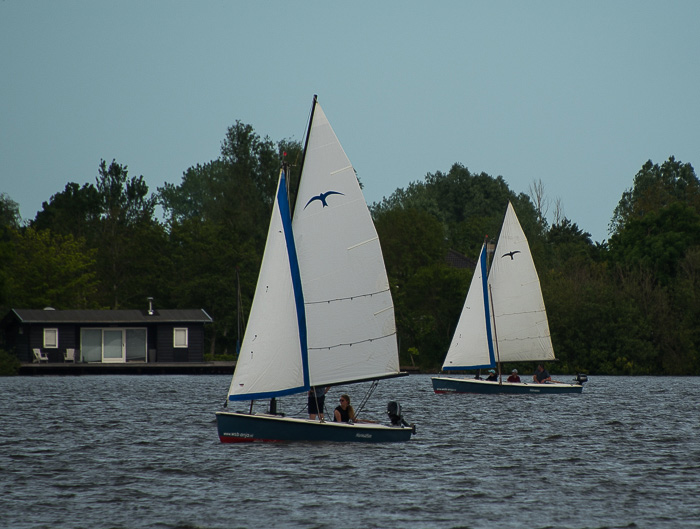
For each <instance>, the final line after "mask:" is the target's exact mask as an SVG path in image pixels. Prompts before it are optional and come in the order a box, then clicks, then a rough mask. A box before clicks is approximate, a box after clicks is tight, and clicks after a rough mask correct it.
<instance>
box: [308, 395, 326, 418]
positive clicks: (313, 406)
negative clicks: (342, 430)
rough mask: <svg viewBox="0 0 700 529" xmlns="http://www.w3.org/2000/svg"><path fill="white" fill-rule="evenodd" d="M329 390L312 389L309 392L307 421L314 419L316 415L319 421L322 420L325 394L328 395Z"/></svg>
mask: <svg viewBox="0 0 700 529" xmlns="http://www.w3.org/2000/svg"><path fill="white" fill-rule="evenodd" d="M328 389H329V388H317V387H312V388H311V389H310V390H309V402H308V407H309V419H315V418H316V416H317V415H318V416H319V418H320V419H323V407H324V405H325V402H326V393H328Z"/></svg>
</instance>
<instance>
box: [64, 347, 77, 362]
mask: <svg viewBox="0 0 700 529" xmlns="http://www.w3.org/2000/svg"><path fill="white" fill-rule="evenodd" d="M63 361H64V362H73V363H75V349H66V352H65V353H63Z"/></svg>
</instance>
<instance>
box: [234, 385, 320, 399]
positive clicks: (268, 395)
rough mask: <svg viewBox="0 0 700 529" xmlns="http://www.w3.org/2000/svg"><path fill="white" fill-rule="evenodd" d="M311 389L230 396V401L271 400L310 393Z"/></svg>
mask: <svg viewBox="0 0 700 529" xmlns="http://www.w3.org/2000/svg"><path fill="white" fill-rule="evenodd" d="M308 390H309V388H308V386H307V387H303V386H300V387H298V388H289V389H285V390H282V391H265V392H261V393H246V394H245V395H229V396H228V400H229V401H238V400H263V399H271V398H273V397H284V396H285V395H294V394H296V393H301V392H303V391H308Z"/></svg>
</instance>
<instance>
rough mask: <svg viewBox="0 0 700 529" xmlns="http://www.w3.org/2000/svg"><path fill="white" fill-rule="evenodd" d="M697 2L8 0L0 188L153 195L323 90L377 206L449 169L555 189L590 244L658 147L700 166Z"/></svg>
mask: <svg viewBox="0 0 700 529" xmlns="http://www.w3.org/2000/svg"><path fill="white" fill-rule="evenodd" d="M699 24H700V2H695V1H673V0H672V1H670V2H669V1H663V2H662V1H656V2H649V1H615V0H606V1H585V2H584V1H579V2H573V1H562V0H558V1H529V2H522V1H484V2H470V1H466V0H460V1H450V2H439V1H438V2H425V1H424V2H414V1H410V0H405V1H354V2H329V1H314V2H290V1H284V2H283V1H249V2H243V1H223V0H221V1H206V0H204V1H196V2H195V1H190V2H184V1H176V0H170V1H143V0H138V1H131V0H129V1H124V0H120V1H118V2H106V1H99V0H89V1H88V0H84V1H62V0H58V1H53V0H52V1H49V0H0V192H5V193H7V194H8V195H9V196H10V198H12V199H13V200H15V201H16V202H18V203H19V205H20V211H21V214H22V217H23V218H25V219H31V218H33V217H34V216H35V215H36V212H37V210H39V209H40V208H41V203H42V202H43V201H48V200H49V199H50V197H51V195H53V194H55V193H58V192H60V191H62V190H63V189H64V187H65V185H66V183H67V182H71V181H72V182H78V183H79V184H81V185H82V184H83V183H86V182H90V183H94V182H95V177H96V175H97V167H98V164H99V161H100V159H105V160H107V161H108V162H109V161H111V160H112V159H113V158H114V159H116V160H117V162H118V163H120V164H124V165H127V166H128V168H129V174H130V175H131V176H138V175H143V176H144V177H145V179H146V181H147V183H148V185H149V188H150V189H151V191H155V190H156V188H157V187H159V186H162V185H163V184H164V182H172V183H175V184H177V183H179V182H180V181H181V178H182V173H183V172H184V171H185V170H186V169H187V168H188V167H191V166H193V165H196V164H197V163H206V162H208V161H210V160H213V159H215V158H216V157H218V155H219V150H220V146H221V141H222V140H223V138H224V135H225V133H226V129H227V127H229V126H230V125H232V124H233V123H235V121H236V119H239V120H241V121H243V122H245V123H249V124H251V125H252V126H253V128H254V129H255V131H256V132H257V133H258V134H260V135H261V136H269V137H270V138H271V139H272V140H274V141H277V140H280V139H283V138H293V139H297V140H301V139H302V138H303V134H304V129H305V127H306V120H307V118H308V113H309V109H310V105H311V98H312V96H313V94H315V93H316V94H318V96H319V101H320V103H321V105H322V106H323V109H324V111H325V112H326V114H327V116H328V118H329V120H330V121H331V124H332V125H333V128H334V129H335V131H336V134H337V135H338V137H339V139H340V141H341V143H342V144H343V146H344V148H345V151H346V152H347V154H348V156H349V158H350V160H351V161H352V163H353V165H354V166H355V168H356V170H357V172H358V174H359V176H360V178H361V180H362V182H363V184H364V186H365V197H366V199H367V201H368V202H369V203H372V202H374V201H378V200H381V198H382V197H383V196H388V195H389V194H391V193H392V192H393V191H394V190H395V189H396V188H397V187H406V186H407V185H408V184H409V182H412V181H416V180H423V178H424V177H425V175H426V174H427V173H428V172H436V171H445V172H446V171H448V170H449V168H450V167H451V166H452V164H454V163H456V162H459V163H461V164H463V165H464V166H466V167H468V168H469V169H470V170H471V171H473V172H482V171H483V172H486V173H488V174H490V175H492V176H499V175H500V176H503V178H504V179H505V180H506V182H507V183H508V185H509V186H510V188H511V189H512V190H513V191H515V192H524V193H527V192H528V189H529V187H530V186H531V184H532V183H533V182H534V181H535V180H540V179H541V180H542V182H543V183H544V185H545V190H546V193H547V195H548V197H549V198H550V199H552V200H555V199H559V200H560V201H561V204H562V206H563V211H564V214H565V215H566V216H567V217H569V218H570V219H571V220H572V221H574V222H576V223H577V224H578V225H579V227H580V228H582V229H583V230H585V231H588V232H590V233H591V234H592V237H593V239H594V240H595V241H602V240H604V239H606V238H607V236H608V235H607V227H608V223H609V221H610V218H611V216H612V213H613V210H614V208H615V206H616V205H617V203H618V201H619V199H620V196H621V194H622V192H623V191H624V190H625V189H627V188H629V187H631V186H632V183H633V178H634V175H635V174H636V173H637V171H638V170H639V169H640V167H641V166H642V164H643V163H644V162H645V161H646V160H648V159H651V160H652V161H654V162H655V163H659V164H661V163H662V162H663V161H665V160H666V159H668V157H669V156H671V155H673V156H675V157H676V158H677V159H679V160H681V161H683V162H689V163H691V164H692V165H693V167H695V169H696V172H697V171H700V137H699V133H698V125H699V123H700V101H699V94H700V82H699V81H700V31H699V30H698V25H699Z"/></svg>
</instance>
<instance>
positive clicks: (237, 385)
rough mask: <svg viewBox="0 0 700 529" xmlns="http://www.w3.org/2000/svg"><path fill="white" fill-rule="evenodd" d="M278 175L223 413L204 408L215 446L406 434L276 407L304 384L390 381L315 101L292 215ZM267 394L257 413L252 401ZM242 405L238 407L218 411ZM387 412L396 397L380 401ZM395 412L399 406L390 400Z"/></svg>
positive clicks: (367, 220)
mask: <svg viewBox="0 0 700 529" xmlns="http://www.w3.org/2000/svg"><path fill="white" fill-rule="evenodd" d="M288 173H289V171H288V167H287V166H286V164H283V166H282V169H281V170H280V175H279V180H278V184H277V192H276V196H275V201H274V206H273V211H272V217H271V220H270V227H269V230H268V235H267V242H266V245H265V251H264V254H263V260H262V264H261V268H260V274H259V276H258V283H257V286H256V290H255V295H254V298H253V304H252V307H251V309H250V315H249V319H248V324H247V326H246V330H245V334H244V337H243V343H242V344H241V350H240V355H239V357H238V361H237V363H236V368H235V371H234V374H233V378H232V380H231V385H230V387H229V391H228V398H227V409H226V410H224V411H219V412H217V413H216V418H217V427H218V433H219V438H220V440H221V442H224V443H235V442H251V441H355V442H366V443H377V442H399V441H408V440H409V439H410V438H411V435H412V434H413V433H415V428H414V427H412V426H409V425H408V424H407V423H406V421H405V420H403V418H402V417H401V416H400V412H399V413H396V411H394V412H393V413H389V411H387V413H388V414H389V419H390V424H380V423H373V422H361V421H359V420H358V421H356V422H354V423H340V422H331V421H325V420H323V418H321V416H320V415H319V418H318V419H308V418H300V417H291V416H284V415H281V414H278V413H276V402H277V401H276V399H278V398H280V397H283V396H286V395H293V394H297V393H303V392H308V391H309V390H310V388H312V387H329V386H335V385H339V384H350V383H356V382H365V381H376V380H379V379H383V378H390V377H396V376H402V375H404V374H405V373H401V372H400V369H399V357H398V347H397V339H396V323H395V320H394V305H393V301H392V297H391V292H390V290H389V281H388V279H387V274H386V269H385V267H384V259H383V256H382V251H381V247H380V244H379V239H378V236H377V232H376V230H375V228H374V223H373V222H372V218H371V217H370V214H369V210H368V209H367V204H366V202H365V199H364V197H363V195H362V191H361V190H360V186H359V183H358V181H357V177H356V176H355V171H354V169H353V167H352V165H351V163H350V161H349V159H348V158H347V156H346V154H345V152H344V151H343V148H342V146H341V145H340V142H339V141H338V138H337V137H336V135H335V133H334V132H333V129H332V128H331V126H330V123H329V122H328V119H327V118H326V115H325V114H324V112H323V110H322V109H321V106H320V105H319V103H318V101H317V98H316V96H314V100H313V105H312V110H311V117H310V121H309V127H308V132H307V136H306V142H305V147H304V154H303V161H302V170H301V176H300V181H299V187H298V190H297V198H296V204H295V207H294V210H293V219H292V210H291V208H290V204H289V200H288V190H287V186H288V182H287V180H288V178H289V174H288ZM263 399H271V405H270V409H269V411H267V410H266V411H265V412H264V413H259V412H254V411H253V401H256V400H263ZM240 401H250V402H251V405H250V409H249V410H247V411H228V408H229V407H230V406H231V405H232V403H236V402H240ZM389 404H392V405H394V406H390V408H391V409H393V410H395V409H396V406H395V405H396V403H395V402H391V403H389ZM398 408H399V409H400V407H398Z"/></svg>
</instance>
